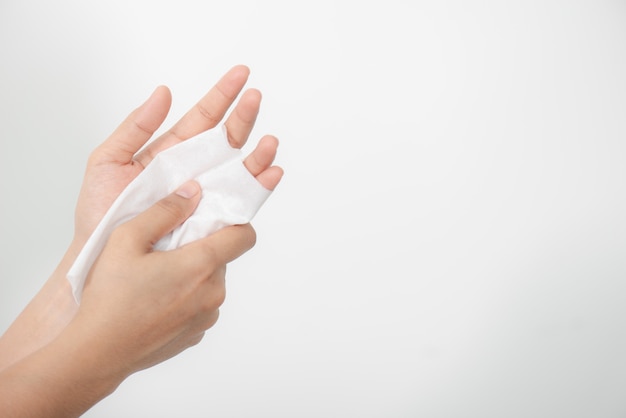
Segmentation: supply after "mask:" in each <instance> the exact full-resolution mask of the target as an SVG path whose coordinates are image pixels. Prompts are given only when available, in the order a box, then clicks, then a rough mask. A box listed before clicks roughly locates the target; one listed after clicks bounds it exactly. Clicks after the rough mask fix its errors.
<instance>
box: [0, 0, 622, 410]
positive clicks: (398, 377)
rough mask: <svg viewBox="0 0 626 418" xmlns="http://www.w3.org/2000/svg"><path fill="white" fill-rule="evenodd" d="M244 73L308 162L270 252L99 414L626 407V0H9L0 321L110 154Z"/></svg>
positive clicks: (261, 125)
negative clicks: (125, 137)
mask: <svg viewBox="0 0 626 418" xmlns="http://www.w3.org/2000/svg"><path fill="white" fill-rule="evenodd" d="M239 63H242V64H247V65H248V66H249V67H250V68H251V71H252V73H251V77H250V81H249V84H248V87H256V88H258V89H260V90H261V91H262V92H263V93H264V99H263V104H262V110H261V114H260V116H259V119H258V123H257V128H256V129H255V131H254V134H253V138H254V140H253V141H252V145H253V143H254V142H255V140H256V139H258V138H259V137H260V136H262V135H263V134H265V133H273V134H275V135H276V136H278V137H279V139H280V140H281V145H280V148H279V156H278V158H277V163H278V164H280V165H281V166H282V167H284V169H285V171H286V175H285V177H284V179H283V182H282V184H281V185H280V186H279V188H278V189H277V191H276V192H275V193H274V195H273V196H272V197H271V198H270V200H269V201H268V202H267V203H266V205H265V206H264V207H263V208H262V210H261V211H260V213H259V214H258V216H257V218H256V219H255V221H254V222H253V224H254V226H255V228H256V230H257V233H258V244H257V246H256V247H255V248H254V249H253V250H252V251H251V252H250V253H248V254H246V255H245V256H244V257H242V258H241V259H239V260H237V261H236V262H234V263H232V264H231V266H230V269H229V275H228V281H227V288H228V298H227V301H226V303H225V304H224V305H223V307H222V309H221V318H220V321H219V322H218V324H217V325H216V326H215V327H214V328H213V329H212V330H211V331H210V332H208V333H207V336H206V337H205V340H204V341H203V342H202V343H201V344H200V345H198V346H196V347H194V348H192V349H190V350H188V351H186V352H184V353H183V354H181V355H180V356H178V357H177V358H174V359H172V360H170V361H168V362H166V363H164V364H161V365H159V366H156V367H154V368H153V369H150V370H147V371H144V372H141V373H139V374H137V375H134V376H133V377H131V378H130V379H129V380H127V381H126V382H125V383H123V384H122V386H121V387H120V388H119V389H118V390H117V391H116V392H115V393H114V394H113V395H111V396H110V397H109V398H107V399H105V400H104V401H102V402H101V403H100V404H98V405H97V406H95V407H94V408H93V409H92V410H91V411H90V412H88V413H87V414H86V416H87V417H91V418H95V417H174V416H177V417H179V416H180V417H237V418H240V417H241V418H243V417H272V418H278V417H360V418H366V417H391V418H396V417H481V418H485V417H531V416H532V417H569V418H571V417H591V416H593V417H624V416H626V306H625V303H624V302H625V300H626V280H625V279H626V235H625V233H626V221H625V219H626V216H625V214H626V197H625V196H626V194H625V190H626V188H625V186H626V177H625V175H626V168H625V167H626V164H625V163H626V81H625V80H626V77H625V74H626V2H624V1H618V0H614V1H608V0H602V1H600V0H589V1H571V0H569V1H566V0H563V1H553V0H550V1H408V0H407V1H392V0H389V1H384V2H382V1H381V2H372V1H347V0H346V1H341V0H335V1H325V0H321V1H315V2H306V3H305V2H295V1H286V0H285V1H278V0H276V1H265V2H260V1H242V0H238V1H219V2H218V1H192V0H177V1H153V0H143V1H128V0H124V1H121V0H109V1H106V2H88V1H78V0H76V1H69V0H60V1H55V2H48V1H43V0H37V1H24V0H19V1H18V0H0V138H1V139H0V170H1V171H0V172H1V176H0V196H1V197H0V199H1V201H0V202H1V205H0V208H1V209H0V210H1V212H0V228H1V229H0V238H1V241H0V242H1V244H0V246H1V247H0V249H1V251H0V278H1V280H2V286H1V289H2V290H1V291H0V292H1V293H0V330H4V329H6V327H8V325H9V324H10V322H11V321H12V320H13V318H14V317H15V316H16V315H17V314H18V313H19V312H20V310H21V309H22V308H23V306H24V305H25V304H26V303H27V301H28V300H29V299H30V298H31V297H32V295H34V293H35V292H36V291H37V290H38V289H39V287H40V286H41V284H42V283H43V282H44V280H45V279H46V278H47V277H48V275H49V274H50V273H51V272H52V270H53V269H54V267H55V266H56V263H57V262H58V260H59V259H60V257H61V255H62V254H63V253H64V250H65V248H66V246H67V244H68V243H69V241H70V238H71V235H72V225H73V220H72V217H73V208H74V204H75V201H76V197H77V194H78V189H79V186H80V183H81V180H82V173H83V169H84V166H85V162H86V159H87V156H88V155H89V153H90V151H91V150H92V149H93V148H94V147H95V146H96V145H97V144H99V143H100V142H101V141H102V140H103V139H104V138H105V137H106V136H108V134H109V133H110V132H111V131H112V130H113V129H114V128H115V127H116V126H117V124H118V123H119V122H120V121H121V120H122V119H123V118H124V117H125V115H126V114H127V113H128V112H129V111H130V110H132V109H133V108H134V107H136V106H137V105H139V104H140V103H141V102H142V101H143V100H144V99H145V98H146V97H147V96H148V95H149V94H150V93H151V91H152V90H153V89H154V87H156V86H157V85H159V84H165V85H168V86H169V87H170V88H171V90H172V93H173V98H174V101H173V107H172V112H171V114H170V117H168V120H167V121H166V123H165V125H164V126H170V125H171V123H172V122H173V121H175V120H177V119H178V118H179V117H180V116H181V115H182V114H183V113H184V112H185V111H186V110H187V109H188V108H189V107H190V106H191V105H192V104H193V103H195V101H196V100H197V99H199V98H200V97H201V96H202V95H203V94H204V92H205V91H206V90H207V89H208V88H209V87H211V86H212V85H213V83H214V82H215V81H216V80H217V79H218V78H219V77H220V76H221V75H222V74H223V73H224V72H225V71H226V70H227V69H228V68H230V67H231V66H232V65H235V64H239ZM33 396H36V395H35V394H33Z"/></svg>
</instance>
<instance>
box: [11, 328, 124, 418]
mask: <svg viewBox="0 0 626 418" xmlns="http://www.w3.org/2000/svg"><path fill="white" fill-rule="evenodd" d="M74 328H76V327H73V326H72V325H70V326H68V327H67V328H66V329H65V330H64V331H63V332H62V333H61V334H60V335H59V337H58V338H56V339H55V340H54V341H52V342H51V343H49V344H47V345H46V346H45V347H43V348H41V349H39V350H37V351H36V352H34V353H32V354H30V355H28V356H27V357H25V358H23V359H21V360H19V361H18V362H16V363H14V364H13V365H11V366H9V367H8V368H6V369H5V370H4V371H2V372H0V411H2V416H3V417H26V416H28V417H46V418H48V417H74V416H80V415H81V414H83V413H84V412H85V411H87V410H88V409H89V408H91V407H92V406H93V405H95V404H96V403H97V402H98V401H100V400H101V399H103V398H105V397H106V396H108V395H109V394H110V393H112V392H113V391H114V390H115V389H116V388H117V386H118V385H119V384H120V383H121V382H122V381H123V379H124V378H125V377H126V376H127V373H126V371H125V370H121V369H120V368H119V367H117V368H116V367H115V365H116V363H115V362H114V361H111V359H110V353H104V352H102V349H101V345H100V344H98V341H97V340H94V339H93V338H92V339H91V340H90V338H91V337H89V336H90V335H91V334H90V333H89V332H85V330H84V329H82V330H81V329H78V330H77V329H74Z"/></svg>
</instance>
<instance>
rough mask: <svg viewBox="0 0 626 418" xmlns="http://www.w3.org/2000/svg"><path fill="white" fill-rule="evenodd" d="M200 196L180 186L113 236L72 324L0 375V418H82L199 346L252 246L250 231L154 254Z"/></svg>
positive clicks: (230, 230) (224, 232)
mask: <svg viewBox="0 0 626 418" xmlns="http://www.w3.org/2000/svg"><path fill="white" fill-rule="evenodd" d="M270 163H271V162H269V163H267V164H266V165H265V164H262V165H261V166H260V167H261V168H260V173H259V175H257V178H259V176H261V177H262V176H263V173H266V172H267V170H268V169H269V164H270ZM263 165H265V167H263ZM200 194H201V190H200V186H199V185H198V184H197V183H195V182H193V181H191V182H188V183H185V184H184V185H183V186H181V188H179V190H178V191H177V192H176V193H173V194H172V195H170V196H168V197H166V198H165V199H163V200H161V201H160V202H158V203H157V204H155V205H154V206H152V207H151V208H150V209H148V210H147V211H145V212H143V213H141V214H139V215H138V216H137V217H135V218H134V219H132V220H130V221H128V222H127V223H125V224H123V225H121V226H119V227H118V228H116V229H115V230H114V232H113V234H112V235H111V236H110V238H109V241H108V243H107V245H106V246H105V248H104V249H103V251H102V253H101V254H100V256H99V258H98V259H97V260H96V262H95V263H94V265H93V268H92V270H91V272H90V274H89V276H88V278H87V282H86V286H85V289H84V292H83V298H82V303H81V305H80V308H79V310H78V313H77V314H76V316H75V317H74V319H73V320H72V321H71V322H70V323H69V324H68V325H67V327H65V328H64V329H63V331H62V332H61V334H60V335H59V336H58V337H57V338H55V339H54V340H53V341H52V342H50V343H49V344H47V345H45V346H43V347H42V348H41V349H39V350H37V351H35V352H33V353H32V354H30V355H29V356H27V357H25V358H23V359H21V360H20V361H17V362H15V363H13V364H12V365H11V366H9V367H8V368H6V369H5V370H2V371H0V410H2V411H3V412H4V414H6V415H7V416H49V417H57V416H58V417H68V416H80V415H81V414H83V413H84V412H85V411H86V410H87V409H89V408H90V407H91V406H93V405H94V404H95V403H97V402H98V401H100V400H101V399H102V398H104V397H106V396H107V395H109V394H110V393H112V392H113V391H114V390H115V389H116V388H117V386H118V385H119V384H120V383H121V382H122V381H123V380H125V379H126V378H127V377H128V376H129V375H130V374H132V373H134V372H136V371H139V370H141V369H144V368H147V367H150V366H152V365H154V364H157V363H160V362H162V361H164V360H166V359H168V358H170V357H172V356H174V355H176V354H178V353H179V352H181V351H182V350H184V349H185V348H187V347H189V346H191V345H194V344H196V343H198V342H199V341H200V340H201V339H202V336H203V335H204V331H205V330H206V329H208V328H209V327H211V326H212V325H213V324H214V323H215V321H216V320H217V317H218V312H219V311H218V308H219V306H220V305H221V303H222V302H223V300H224V295H225V290H224V274H225V269H226V267H225V266H226V263H228V262H229V261H230V260H233V259H234V258H236V257H238V256H239V255H241V254H242V253H244V252H245V251H247V250H248V249H249V248H251V247H252V246H253V245H254V242H255V239H256V237H255V233H254V230H253V229H252V227H251V226H250V225H237V226H231V227H227V228H223V229H221V230H220V231H218V232H216V233H215V234H212V235H210V236H209V237H207V238H204V239H201V240H198V241H194V242H192V243H190V244H187V245H185V246H183V247H180V248H178V249H176V250H172V251H165V252H158V251H153V249H152V245H153V243H155V242H157V241H158V240H159V239H160V238H161V237H163V236H164V235H166V234H168V233H169V232H170V231H172V230H173V229H174V228H176V226H178V225H180V224H181V223H182V222H183V221H184V220H185V219H186V218H187V217H188V216H189V215H190V214H191V213H192V212H193V210H194V209H195V208H196V206H197V204H198V202H199V200H200ZM33 393H35V394H37V396H35V397H33Z"/></svg>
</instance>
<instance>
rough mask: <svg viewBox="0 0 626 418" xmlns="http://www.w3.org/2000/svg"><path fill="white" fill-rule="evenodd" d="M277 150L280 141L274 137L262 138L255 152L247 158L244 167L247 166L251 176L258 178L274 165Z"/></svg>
mask: <svg viewBox="0 0 626 418" xmlns="http://www.w3.org/2000/svg"><path fill="white" fill-rule="evenodd" d="M277 148H278V139H276V137H274V136H271V135H266V136H264V137H263V138H261V140H260V141H259V143H258V144H257V146H256V148H255V149H254V151H252V152H251V153H250V155H248V156H247V157H246V159H245V160H244V161H243V165H245V166H246V168H247V169H248V171H249V172H250V174H252V175H253V176H255V177H256V176H258V175H259V174H261V173H262V172H263V171H264V170H265V169H267V168H268V167H269V166H270V165H272V162H273V161H274V158H275V157H276V150H277Z"/></svg>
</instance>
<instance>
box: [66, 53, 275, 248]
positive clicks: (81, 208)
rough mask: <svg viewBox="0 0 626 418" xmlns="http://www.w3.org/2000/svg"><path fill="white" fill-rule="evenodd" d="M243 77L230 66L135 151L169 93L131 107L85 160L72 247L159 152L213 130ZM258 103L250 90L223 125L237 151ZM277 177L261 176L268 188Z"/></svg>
mask: <svg viewBox="0 0 626 418" xmlns="http://www.w3.org/2000/svg"><path fill="white" fill-rule="evenodd" d="M248 75H249V69H248V68H247V67H246V66H243V65H238V66H235V67H233V68H231V69H230V70H229V71H228V72H227V73H226V74H225V75H224V76H223V77H222V78H221V79H220V80H219V81H218V82H217V84H216V85H215V86H214V87H213V88H212V89H211V90H210V91H209V92H208V93H207V94H206V95H205V96H204V97H203V98H202V99H201V100H200V101H199V102H198V103H197V104H196V105H195V106H194V107H193V108H192V109H191V110H189V111H188V112H187V113H186V114H185V115H184V116H183V117H182V118H181V119H180V120H179V121H178V122H177V123H176V124H174V126H172V127H171V128H170V129H169V130H168V131H167V132H165V133H164V134H163V135H161V136H160V137H158V138H156V139H155V140H154V141H153V142H152V143H150V144H149V145H148V146H147V147H145V148H144V149H143V150H142V151H140V152H139V150H140V148H141V147H142V146H143V145H145V144H146V142H148V140H149V139H150V138H151V137H152V135H153V134H154V132H155V131H156V130H157V129H158V128H159V127H160V126H161V124H162V123H163V121H164V120H165V117H166V116H167V113H168V112H169V109H170V105H171V94H170V91H169V89H168V88H167V87H164V86H160V87H158V88H157V89H156V90H155V91H154V93H152V95H151V96H150V98H149V99H148V100H147V101H146V102H145V103H144V104H143V105H141V106H140V107H139V108H137V109H135V110H134V111H133V112H132V113H131V114H130V115H129V116H128V117H127V118H126V120H124V121H123V122H122V123H121V125H120V126H119V127H118V128H117V129H116V130H115V131H114V132H113V134H112V135H111V136H110V137H109V138H108V139H107V140H106V141H104V142H103V143H102V144H101V145H100V146H99V147H98V148H96V149H95V150H94V151H93V153H92V154H91V156H90V157H89V161H88V163H87V169H86V172H85V178H84V181H83V185H82V188H81V191H80V195H79V197H78V203H77V205H76V214H75V231H74V243H75V244H76V245H77V246H78V247H82V245H84V243H85V242H86V241H87V239H88V238H89V236H90V235H91V233H92V232H93V231H94V230H95V228H96V226H97V225H98V223H99V222H100V220H101V219H102V218H103V216H104V214H105V213H106V211H107V210H108V209H109V207H110V206H111V205H112V204H113V202H114V201H115V199H116V198H117V197H118V196H119V194H120V193H121V192H122V190H124V188H125V187H126V186H127V185H128V184H129V183H130V182H131V181H132V180H133V179H134V178H135V177H137V175H139V173H140V172H141V171H142V170H143V169H144V168H145V167H146V166H147V165H148V164H150V162H151V161H152V159H153V158H154V157H155V156H156V155H157V154H158V153H159V152H161V151H163V150H165V149H167V148H169V147H171V146H173V145H175V144H177V143H179V142H181V141H184V140H186V139H189V138H191V137H193V136H195V135H197V134H199V133H201V132H204V131H206V130H208V129H211V128H214V127H215V126H217V124H218V123H219V122H220V121H221V120H222V118H223V117H224V115H225V114H226V111H227V110H228V108H229V107H230V106H231V105H232V104H233V102H234V101H235V99H236V98H237V96H238V95H239V93H240V92H241V90H242V88H243V86H244V85H245V83H246V81H247V79H248ZM260 103H261V93H260V92H259V91H258V90H255V89H249V90H247V91H246V92H244V94H243V95H242V96H241V98H240V99H239V101H238V103H237V104H236V106H235V108H234V110H233V112H232V113H231V114H230V116H229V117H228V119H227V120H226V122H225V125H226V129H227V132H228V139H229V142H230V144H231V146H233V147H236V148H241V147H242V146H243V145H244V144H245V143H246V141H247V139H248V136H249V134H250V132H251V130H252V128H253V127H254V122H255V120H256V117H257V114H258V112H259V106H260ZM264 142H265V144H264ZM275 146H276V139H275V138H273V137H269V139H268V137H265V138H263V140H262V141H261V143H260V144H259V147H258V148H260V150H255V151H254V152H253V153H252V154H255V153H259V152H261V153H262V154H263V153H265V154H266V153H267V152H265V151H263V150H267V149H268V148H274V152H275ZM257 156H258V155H257ZM251 157H252V155H251V156H250V157H248V159H247V160H246V161H247V164H246V165H247V166H248V165H250V164H252V165H253V164H254V161H255V159H256V158H251ZM261 157H263V155H261ZM248 168H249V169H250V167H248ZM250 171H253V170H250ZM253 174H255V173H253ZM280 175H282V172H279V170H278V169H277V168H276V169H274V170H270V171H269V172H268V174H265V175H264V177H270V179H269V186H270V187H268V188H270V189H272V188H273V187H274V186H276V184H277V183H278V180H279V179H280ZM261 180H262V179H260V181H261ZM264 185H265V184H264ZM265 186H266V187H267V185H265Z"/></svg>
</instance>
